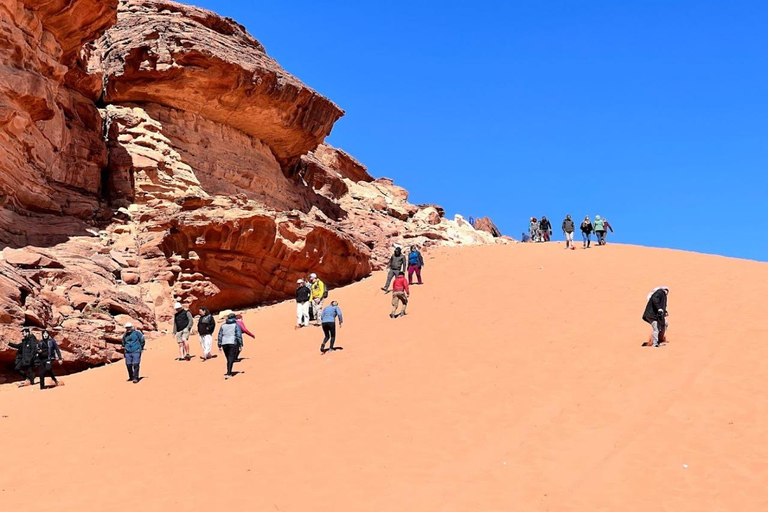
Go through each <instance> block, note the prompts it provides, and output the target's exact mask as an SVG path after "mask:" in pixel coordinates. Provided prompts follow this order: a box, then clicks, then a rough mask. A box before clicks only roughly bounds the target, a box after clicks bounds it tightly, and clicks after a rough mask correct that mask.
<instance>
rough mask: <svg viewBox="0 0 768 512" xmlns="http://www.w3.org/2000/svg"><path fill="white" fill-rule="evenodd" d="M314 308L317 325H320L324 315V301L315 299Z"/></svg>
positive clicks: (313, 301)
mask: <svg viewBox="0 0 768 512" xmlns="http://www.w3.org/2000/svg"><path fill="white" fill-rule="evenodd" d="M312 307H313V308H314V314H315V325H320V316H321V315H322V314H323V299H313V300H312Z"/></svg>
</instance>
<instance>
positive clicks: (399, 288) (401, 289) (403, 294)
mask: <svg viewBox="0 0 768 512" xmlns="http://www.w3.org/2000/svg"><path fill="white" fill-rule="evenodd" d="M410 293H411V290H410V289H409V288H408V281H406V280H405V274H404V273H403V272H400V274H398V276H397V278H395V282H394V283H393V284H392V312H391V313H390V314H389V317H390V318H397V317H399V316H405V309H406V308H407V307H408V296H409V295H410ZM400 304H402V305H403V310H402V311H401V312H400V314H398V313H397V307H398V306H399V305H400Z"/></svg>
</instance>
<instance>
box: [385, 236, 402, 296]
mask: <svg viewBox="0 0 768 512" xmlns="http://www.w3.org/2000/svg"><path fill="white" fill-rule="evenodd" d="M406 261H407V260H406V258H405V255H404V254H403V249H402V247H400V246H399V245H395V252H394V253H393V254H392V257H391V258H389V265H387V282H386V283H385V284H384V286H383V287H382V290H383V291H384V292H386V293H389V285H390V283H391V282H392V279H394V278H395V277H397V275H398V274H399V273H400V272H405V269H406V266H405V263H406Z"/></svg>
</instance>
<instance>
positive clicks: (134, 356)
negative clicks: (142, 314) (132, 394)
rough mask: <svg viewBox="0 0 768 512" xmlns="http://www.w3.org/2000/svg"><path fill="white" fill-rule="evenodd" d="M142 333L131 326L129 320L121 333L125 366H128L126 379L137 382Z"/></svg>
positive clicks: (141, 349) (142, 341)
mask: <svg viewBox="0 0 768 512" xmlns="http://www.w3.org/2000/svg"><path fill="white" fill-rule="evenodd" d="M144 345H145V341H144V335H143V334H142V333H141V331H139V330H138V329H136V328H134V327H133V324H132V323H131V322H128V323H127V324H125V333H124V334H123V352H124V353H125V366H126V368H128V380H129V381H131V382H133V383H134V384H136V383H138V382H139V380H141V378H140V377H139V368H140V366H141V353H142V352H143V351H144Z"/></svg>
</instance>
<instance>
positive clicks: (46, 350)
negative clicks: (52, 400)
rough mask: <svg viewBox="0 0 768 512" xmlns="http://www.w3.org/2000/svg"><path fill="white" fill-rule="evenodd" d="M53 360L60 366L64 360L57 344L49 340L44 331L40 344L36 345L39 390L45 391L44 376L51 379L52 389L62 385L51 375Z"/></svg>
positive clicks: (49, 335)
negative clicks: (48, 376)
mask: <svg viewBox="0 0 768 512" xmlns="http://www.w3.org/2000/svg"><path fill="white" fill-rule="evenodd" d="M53 360H57V361H58V362H59V364H61V363H62V362H63V360H64V359H63V358H62V357H61V350H60V349H59V344H58V343H56V340H55V339H53V338H51V334H50V333H49V332H48V331H47V330H44V331H43V334H42V335H41V338H40V343H38V344H37V364H38V365H39V366H40V370H39V374H38V376H39V377H40V389H45V377H46V375H50V377H51V379H53V385H54V387H56V386H63V385H64V383H63V382H59V381H58V380H57V379H56V375H54V374H53Z"/></svg>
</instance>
